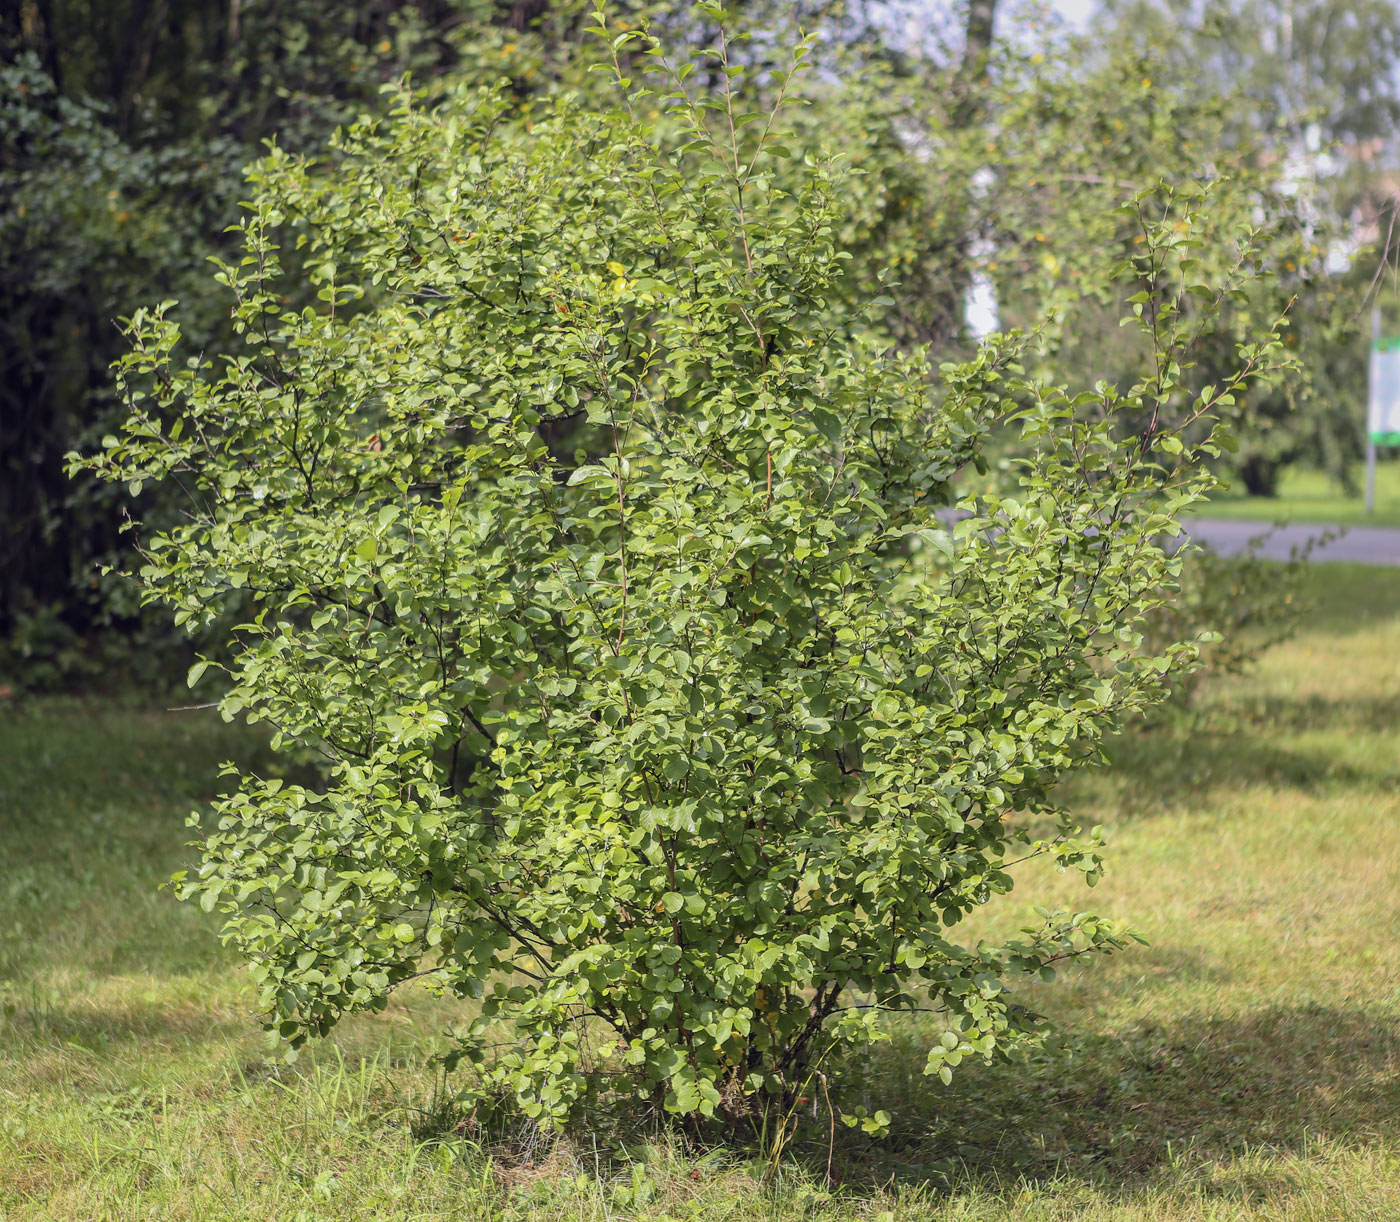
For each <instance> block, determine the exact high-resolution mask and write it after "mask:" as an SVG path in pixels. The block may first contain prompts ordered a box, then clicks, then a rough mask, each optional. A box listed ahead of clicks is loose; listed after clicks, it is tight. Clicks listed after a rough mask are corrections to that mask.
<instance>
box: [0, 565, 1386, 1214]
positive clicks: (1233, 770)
mask: <svg viewBox="0 0 1400 1222" xmlns="http://www.w3.org/2000/svg"><path fill="white" fill-rule="evenodd" d="M1311 580H1312V584H1313V597H1314V599H1315V600H1316V604H1317V605H1316V608H1315V610H1314V611H1313V612H1312V613H1311V615H1310V616H1309V618H1308V620H1307V621H1306V622H1305V624H1304V626H1303V629H1302V631H1301V632H1300V633H1299V635H1298V636H1297V637H1296V639H1295V640H1293V641H1291V642H1289V643H1288V644H1286V645H1283V646H1280V647H1278V648H1276V649H1275V650H1273V651H1272V652H1271V653H1270V654H1268V655H1267V656H1266V657H1265V658H1264V659H1263V660H1262V662H1261V663H1260V665H1259V667H1258V668H1257V670H1256V671H1255V672H1254V673H1253V674H1252V675H1250V676H1248V677H1246V678H1243V679H1237V680H1229V681H1221V682H1219V683H1217V684H1215V685H1214V686H1211V687H1208V688H1207V689H1206V692H1205V694H1204V695H1203V697H1202V700H1201V706H1200V708H1199V709H1198V710H1197V711H1196V712H1195V714H1194V715H1193V716H1191V717H1190V718H1184V719H1177V720H1175V721H1171V722H1168V723H1167V724H1164V725H1158V726H1156V727H1155V728H1142V729H1139V730H1136V731H1134V732H1132V733H1130V734H1129V735H1127V736H1125V737H1124V738H1123V739H1122V740H1120V741H1119V742H1118V743H1116V744H1115V745H1114V749H1113V754H1114V758H1115V765H1114V767H1113V768H1112V769H1109V770H1105V771H1102V772H1099V773H1096V774H1094V775H1092V776H1088V777H1085V778H1081V779H1079V780H1077V781H1076V782H1075V785H1074V788H1073V792H1072V794H1071V797H1072V798H1073V800H1074V802H1075V803H1076V804H1077V806H1078V808H1079V809H1081V810H1082V811H1083V812H1084V815H1085V817H1086V819H1087V820H1088V821H1090V822H1102V823H1104V824H1105V825H1106V826H1107V827H1108V828H1109V829H1110V832H1111V838H1112V844H1111V852H1112V856H1111V863H1110V864H1111V868H1110V872H1109V874H1108V876H1107V878H1106V879H1105V880H1104V881H1103V882H1102V883H1101V884H1100V886H1099V887H1098V888H1097V889H1095V890H1094V891H1092V892H1091V891H1086V890H1085V889H1084V888H1083V887H1082V886H1081V885H1077V884H1075V883H1074V882H1073V881H1072V880H1071V879H1070V878H1068V877H1067V876H1061V875H1058V874H1056V873H1055V872H1053V871H1050V870H1035V871H1029V872H1027V873H1025V874H1023V875H1022V877H1021V884H1020V887H1021V888H1022V889H1018V892H1017V893H1016V894H1015V895H1014V896H1013V897H1011V900H1012V902H1011V903H1009V904H1007V905H1005V906H1004V907H1003V908H1001V909H999V910H997V911H995V912H991V911H989V912H988V913H987V914H986V921H985V924H986V926H987V927H988V928H989V929H990V928H1000V929H1006V928H1011V929H1014V928H1016V927H1017V926H1018V925H1019V924H1020V923H1022V922H1023V921H1024V920H1025V919H1026V918H1028V917H1029V916H1030V913H1031V908H1032V906H1033V905H1034V904H1037V903H1047V902H1049V903H1056V902H1058V903H1064V904H1067V905H1071V906H1073V907H1076V908H1081V907H1091V906H1092V907H1094V908H1095V909H1096V910H1099V911H1104V912H1108V913H1112V914H1114V915H1117V916H1121V917H1125V918H1127V919H1129V920H1130V921H1131V922H1132V923H1133V924H1134V925H1135V926H1136V927H1137V928H1138V929H1139V930H1140V931H1141V932H1142V933H1143V934H1144V935H1145V936H1146V937H1147V938H1148V939H1149V940H1150V943H1151V945H1150V946H1149V947H1147V948H1143V949H1136V950H1133V951H1130V952H1127V953H1124V954H1122V955H1120V956H1117V957H1115V958H1113V959H1109V960H1102V961H1099V962H1098V963H1096V964H1094V965H1091V966H1087V967H1084V968H1081V969H1077V970H1075V971H1072V972H1068V973H1065V974H1063V975H1061V976H1060V977H1059V978H1058V979H1057V980H1056V981H1054V982H1052V983H1047V984H1038V985H1036V986H1035V987H1034V988H1033V989H1031V990H1029V991H1028V992H1029V996H1028V997H1027V998H1026V1000H1028V1001H1029V1003H1030V1004H1032V1005H1034V1006H1035V1007H1037V1008H1039V1009H1041V1010H1043V1011H1044V1012H1046V1013H1048V1014H1049V1015H1051V1016H1052V1017H1053V1018H1054V1019H1055V1020H1056V1021H1057V1023H1058V1024H1059V1027H1060V1030H1061V1031H1062V1033H1063V1039H1062V1041H1061V1043H1060V1046H1059V1047H1056V1048H1051V1049H1048V1050H1047V1051H1046V1052H1045V1053H1044V1054H1043V1055H1039V1056H1037V1057H1036V1058H1035V1060H1034V1061H1033V1062H1032V1063H1031V1064H1029V1065H1026V1066H995V1067H991V1068H982V1067H973V1068H968V1069H965V1070H964V1071H963V1072H962V1073H961V1074H960V1076H958V1077H957V1078H955V1079H954V1083H953V1086H952V1087H951V1088H944V1087H942V1086H941V1085H939V1084H938V1082H937V1080H936V1079H934V1080H930V1079H926V1078H923V1077H922V1076H921V1075H920V1074H919V1068H920V1066H921V1065H922V1063H923V1049H924V1047H925V1046H926V1044H927V1042H928V1041H929V1039H930V1038H932V1036H933V1035H934V1034H935V1032H933V1031H932V1030H931V1029H929V1028H925V1027H922V1026H921V1025H920V1024H917V1023H912V1022H910V1023H903V1024H897V1025H895V1026H894V1027H893V1028H892V1029H891V1034H892V1037H893V1038H892V1039H891V1041H889V1042H887V1043H884V1044H879V1045H876V1046H874V1047H873V1048H872V1049H871V1050H870V1052H869V1054H868V1056H867V1057H866V1058H865V1060H864V1062H863V1063H862V1064H855V1065H851V1066H848V1067H847V1068H846V1072H845V1081H846V1083H847V1087H846V1090H847V1098H848V1099H850V1100H852V1101H857V1100H859V1099H861V1098H865V1099H866V1100H867V1101H868V1102H869V1104H870V1105H871V1106H872V1107H874V1106H884V1107H887V1108H888V1109H889V1110H890V1111H891V1112H892V1113H893V1115H894V1118H895V1120H894V1132H893V1134H892V1135H891V1137H890V1138H889V1139H888V1140H887V1141H885V1142H883V1143H874V1142H870V1141H868V1140H866V1139H863V1138H855V1137H853V1136H852V1135H851V1134H850V1133H849V1132H848V1131H847V1130H844V1129H841V1128H836V1129H835V1130H834V1131H833V1130H832V1129H831V1127H830V1119H829V1114H828V1112H827V1110H826V1107H825V1103H824V1101H822V1100H821V1099H820V1097H819V1098H818V1099H817V1101H815V1102H814V1103H813V1104H812V1105H810V1106H809V1107H804V1113H803V1114H804V1123H805V1128H804V1130H803V1132H802V1133H801V1134H800V1136H799V1138H798V1140H797V1141H796V1142H795V1143H794V1145H793V1147H792V1149H791V1151H790V1153H789V1155H788V1157H786V1158H785V1159H784V1161H783V1162H782V1164H781V1167H780V1171H779V1174H778V1175H777V1177H776V1178H775V1179H774V1180H773V1181H772V1182H771V1183H768V1184H765V1183H764V1182H763V1178H762V1171H763V1167H762V1164H761V1161H760V1160H758V1159H756V1158H755V1157H754V1156H753V1155H752V1153H751V1152H744V1151H725V1150H715V1151H710V1152H706V1153H696V1152H689V1153H687V1152H686V1151H684V1150H682V1149H680V1148H679V1147H678V1146H676V1145H675V1144H674V1143H667V1142H664V1141H659V1140H657V1141H652V1142H649V1143H645V1142H644V1143H639V1144H636V1145H633V1146H631V1147H629V1148H627V1149H625V1150H621V1149H617V1148H611V1149H610V1148H607V1146H606V1143H600V1142H598V1141H595V1139H594V1138H593V1137H592V1136H590V1135H589V1134H587V1133H583V1134H575V1135H572V1136H570V1137H569V1138H568V1139H566V1140H564V1141H561V1142H558V1143H547V1142H545V1141H543V1140H535V1141H525V1140H523V1139H521V1138H520V1137H519V1136H518V1135H517V1137H516V1138H515V1139H514V1140H512V1141H508V1142H503V1143H501V1144H499V1145H493V1144H491V1143H489V1142H474V1141H473V1140H470V1133H469V1131H467V1130H465V1129H463V1128H462V1126H460V1125H457V1124H455V1117H454V1116H453V1114H452V1113H451V1111H450V1110H447V1109H444V1108H442V1107H441V1106H439V1104H438V1099H439V1096H438V1095H437V1094H436V1093H435V1090H436V1078H435V1074H434V1071H433V1068H432V1066H431V1063H430V1058H431V1056H432V1054H433V1053H434V1052H435V1051H436V1050H438V1049H439V1048H440V1046H441V1045H440V1035H439V1032H440V1031H441V1029H442V1028H443V1026H445V1024H446V1023H447V1022H448V1021H449V1020H450V1018H451V1017H452V1015H451V1013H450V1010H449V1007H447V1006H446V1005H444V1004H443V1003H435V1002H432V1001H431V1000H429V999H427V998H424V997H421V996H419V997H411V996H410V997H405V998H404V999H403V1000H402V1001H400V1002H396V1003H395V1004H394V1005H392V1006H391V1007H390V1009H389V1011H388V1012H387V1013H386V1014H384V1015H382V1016H379V1017H378V1018H375V1019H373V1020H364V1021H358V1020H357V1021H355V1022H353V1023H350V1024H347V1025H346V1026H345V1027H344V1028H342V1030H341V1031H340V1033H339V1034H338V1036H337V1038H336V1039H335V1041H334V1042H333V1043H331V1044H328V1045H326V1046H324V1047H323V1048H321V1049H320V1050H319V1051H317V1052H316V1053H315V1054H314V1055H311V1056H307V1057H303V1059H302V1060H301V1061H299V1062H298V1063H297V1064H296V1065H295V1066H285V1065H280V1064H279V1063H278V1061H277V1060H276V1059H275V1058H274V1057H271V1056H269V1054H268V1052H267V1050H266V1048H265V1045H264V1044H263V1041H262V1037H261V1034H260V1033H259V1032H258V1031H257V1029H256V1023H255V1022H254V1020H253V1019H252V1018H251V1016H250V1014H249V1012H248V1007H249V999H248V997H247V995H246V993H245V992H244V991H243V981H242V976H241V973H240V971H239V969H238V967H237V965H236V964H235V963H234V962H232V960H231V958H230V956H229V955H228V954H227V953H226V952H224V951H223V950H222V949H221V948H220V946H219V944H218V941H217V937H216V923H215V920H214V919H213V918H211V917H209V916H206V915H205V914H204V913H202V912H200V911H199V910H198V909H197V908H195V907H192V906H189V905H182V904H178V903H176V902H175V901H174V900H173V899H172V898H171V897H170V895H169V893H168V892H161V891H158V890H157V887H158V884H159V883H160V882H161V881H162V879H164V878H165V877H167V876H168V875H169V873H170V872H171V871H172V870H174V869H176V868H178V867H179V866H180V865H182V864H184V863H185V861H186V850H183V849H182V848H181V845H182V842H183V841H184V840H185V839H186V838H187V832H186V830H185V829H184V827H183V825H182V824H183V818H184V815H185V812H186V811H187V810H188V809H189V808H190V807H191V806H192V805H193V804H195V803H197V802H199V801H201V800H203V799H206V798H207V797H208V796H209V794H210V793H211V792H212V791H213V788H214V785H215V783H216V782H215V779H214V778H215V773H216V766H217V763H218V762H219V761H220V760H221V759H224V758H226V757H230V756H237V757H239V758H243V759H257V758H258V757H259V756H260V755H261V748H260V745H259V740H258V739H257V738H256V737H255V736H254V735H251V734H249V733H248V732H246V731H243V730H240V729H238V728H236V727H228V726H224V725H222V724H221V723H220V722H219V721H218V720H217V719H216V718H213V717H211V716H210V715H209V714H207V713H201V712H185V713H165V712H161V711H149V712H136V711H133V710H131V709H119V708H115V707H111V706H95V705H85V704H80V703H58V702H48V703H31V704H26V705H23V706H12V707H10V708H9V709H7V710H6V711H4V712H0V1007H3V1008H2V1009H0V1218H4V1219H7V1220H8V1219H16V1220H18V1219H62V1220H64V1222H68V1220H71V1219H109V1218H110V1219H118V1218H120V1219H127V1218H159V1219H171V1220H180V1219H190V1220H207V1219H214V1220H221V1219H249V1220H252V1219H259V1220H264V1219H315V1220H321V1219H326V1220H339V1219H370V1218H373V1219H449V1218H451V1219H472V1220H476V1219H498V1220H506V1219H528V1218H541V1219H561V1220H562V1219H599V1220H602V1219H636V1220H638V1222H640V1220H643V1219H649V1220H651V1222H662V1220H663V1219H672V1220H673V1222H682V1220H692V1219H734V1220H739V1219H744V1220H748V1219H773V1220H775V1222H789V1220H792V1222H795V1220H796V1219H799V1218H800V1219H827V1220H831V1222H835V1220H837V1219H870V1220H872V1222H873V1220H875V1219H881V1220H884V1219H911V1220H922V1219H930V1220H932V1219H939V1220H945V1219H946V1220H949V1222H951V1220H953V1219H957V1220H960V1222H972V1220H986V1222H993V1220H995V1222H1000V1220H1002V1219H1011V1220H1013V1222H1033V1220H1034V1222H1048V1220H1051V1219H1057V1220H1058V1219H1063V1220H1065V1222H1069V1220H1071V1219H1073V1220H1076V1222H1078V1220H1081V1219H1082V1220H1087V1222H1094V1220H1099V1219H1103V1220H1107V1219H1123V1220H1125V1222H1126V1220H1129V1219H1131V1220H1139V1219H1140V1220H1144V1222H1146V1220H1153V1222H1161V1220H1166V1219H1173V1220H1175V1219H1181V1220H1187V1219H1189V1220H1192V1222H1195V1220H1200V1222H1206V1220H1211V1222H1220V1220H1232V1219H1289V1220H1292V1219H1317V1220H1318V1222H1322V1220H1324V1219H1325V1220H1328V1222H1331V1220H1334V1219H1367V1220H1369V1219H1377V1220H1383V1219H1391V1218H1400V938H1397V934H1398V933H1400V740H1397V735H1396V729H1397V725H1400V572H1393V571H1389V570H1380V569H1363V568H1359V567H1351V566H1345V565H1335V564H1334V565H1328V566H1325V568H1319V569H1318V570H1317V571H1316V572H1315V573H1314V574H1313V575H1312V578H1311ZM267 766H271V765H270V761H268V760H266V759H265V758H264V759H261V760H260V762H259V767H267Z"/></svg>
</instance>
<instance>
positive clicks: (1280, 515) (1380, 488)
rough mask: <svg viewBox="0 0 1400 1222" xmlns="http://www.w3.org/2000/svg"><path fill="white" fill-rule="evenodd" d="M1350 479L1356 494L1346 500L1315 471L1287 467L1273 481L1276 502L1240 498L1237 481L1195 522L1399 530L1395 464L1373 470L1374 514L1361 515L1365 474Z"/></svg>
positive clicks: (1398, 466)
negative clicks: (1213, 520)
mask: <svg viewBox="0 0 1400 1222" xmlns="http://www.w3.org/2000/svg"><path fill="white" fill-rule="evenodd" d="M1352 477H1353V479H1354V480H1355V481H1356V492H1355V493H1354V494H1348V493H1347V492H1346V491H1345V490H1344V489H1343V488H1342V487H1341V486H1340V485H1339V484H1338V483H1337V482H1336V481H1335V480H1334V479H1332V477H1331V476H1328V475H1324V474H1323V473H1322V472H1321V471H1309V470H1307V469H1306V468H1303V467H1290V468H1289V469H1288V470H1286V471H1284V472H1283V474H1282V475H1281V476H1280V478H1279V487H1278V495H1277V496H1246V495H1245V493H1244V485H1243V484H1242V483H1241V482H1240V481H1239V480H1238V479H1237V480H1235V481H1234V486H1233V487H1231V488H1230V489H1229V490H1228V491H1226V492H1223V493H1221V494H1220V495H1218V496H1216V497H1214V498H1213V499H1212V500H1211V502H1210V504H1209V505H1207V506H1204V507H1202V509H1201V516H1202V517H1210V518H1231V519H1240V520H1243V521H1247V522H1263V523H1271V522H1276V521H1279V520H1285V521H1288V522H1297V523H1300V524H1312V525H1319V526H1400V460H1396V459H1389V460H1387V461H1385V462H1381V463H1379V464H1377V467H1376V506H1375V512H1374V513H1370V514H1368V513H1367V512H1366V495H1365V489H1366V471H1365V468H1364V467H1357V468H1356V469H1355V470H1354V471H1353V472H1352Z"/></svg>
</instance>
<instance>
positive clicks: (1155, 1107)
mask: <svg viewBox="0 0 1400 1222" xmlns="http://www.w3.org/2000/svg"><path fill="white" fill-rule="evenodd" d="M926 1048H927V1040H926V1039H923V1040H916V1039H914V1038H912V1036H908V1035H906V1036H903V1037H900V1036H897V1037H896V1039H895V1040H894V1042H892V1043H890V1044H884V1045H877V1046H876V1047H875V1048H874V1049H873V1050H872V1052H871V1054H870V1056H871V1062H870V1064H869V1066H868V1072H869V1076H870V1078H869V1080H870V1081H871V1083H872V1084H873V1085H874V1087H875V1089H874V1090H873V1092H872V1093H874V1094H879V1095H887V1094H891V1093H892V1094H894V1096H895V1102H894V1103H893V1104H892V1105H890V1107H889V1110H890V1111H891V1112H892V1113H893V1114H894V1116H895V1121H894V1125H895V1131H894V1134H893V1136H892V1138H891V1139H890V1140H888V1141H887V1142H885V1143H883V1144H875V1143H871V1144H870V1145H868V1146H864V1147H863V1148H858V1146H857V1143H853V1142H851V1141H849V1140H846V1141H841V1140H838V1141H837V1143H836V1152H837V1158H836V1160H835V1163H834V1171H835V1172H836V1174H837V1175H839V1176H840V1177H841V1179H842V1181H843V1182H844V1183H845V1184H846V1186H847V1187H848V1188H851V1189H858V1188H860V1187H861V1186H866V1187H870V1186H875V1185H879V1184H886V1183H889V1182H890V1181H891V1180H892V1179H893V1180H894V1181H895V1182H903V1183H906V1184H908V1185H911V1186H912V1185H913V1184H920V1183H922V1184H927V1185H929V1186H931V1187H951V1186H954V1185H960V1186H966V1184H967V1183H968V1181H969V1180H975V1181H987V1182H991V1183H1000V1184H1005V1183H1007V1182H1008V1181H1009V1182H1012V1183H1015V1182H1020V1181H1022V1180H1026V1181H1030V1182H1035V1181H1037V1180H1046V1179H1049V1178H1058V1179H1061V1180H1063V1179H1064V1178H1065V1177H1066V1176H1069V1177H1078V1178H1082V1179H1084V1180H1085V1181H1087V1182H1092V1183H1094V1184H1095V1185H1096V1186H1099V1187H1101V1188H1102V1187H1108V1188H1113V1187H1116V1186H1120V1185H1121V1186H1123V1187H1125V1188H1130V1187H1131V1182H1132V1181H1133V1180H1135V1179H1141V1178H1142V1177H1144V1176H1147V1175H1150V1174H1151V1173H1152V1172H1154V1171H1156V1170H1157V1169H1158V1168H1160V1167H1163V1166H1165V1165H1167V1164H1170V1163H1171V1162H1172V1161H1173V1160H1174V1159H1179V1158H1180V1157H1182V1156H1183V1155H1185V1154H1189V1155H1190V1156H1192V1157H1194V1158H1197V1159H1206V1160H1210V1161H1214V1162H1222V1163H1223V1162H1228V1161H1230V1160H1231V1159H1233V1158H1235V1157H1237V1156H1239V1155H1241V1154H1243V1153H1244V1152H1245V1151H1246V1150H1255V1151H1257V1150H1259V1149H1261V1148H1262V1149H1271V1150H1274V1151H1278V1152H1290V1153H1292V1152H1297V1153H1302V1152H1303V1151H1304V1150H1305V1149H1306V1148H1307V1146H1308V1143H1309V1142H1310V1141H1314V1142H1315V1141H1316V1140H1317V1138H1318V1137H1327V1138H1330V1139H1333V1140H1337V1141H1341V1142H1344V1143H1346V1144H1350V1145H1369V1144H1372V1143H1374V1142H1376V1141H1378V1140H1380V1139H1382V1138H1386V1137H1388V1138H1391V1139H1394V1138H1395V1137H1396V1136H1397V1135H1400V1030H1397V1028H1396V1025H1395V1024H1393V1023H1389V1022H1386V1021H1383V1020H1379V1019H1377V1018H1376V1017H1375V1016H1372V1015H1368V1014H1366V1013H1365V1012H1363V1011H1360V1010H1342V1009H1336V1008H1330V1007H1324V1006H1318V1005H1310V1006H1303V1007H1275V1008H1272V1009H1269V1010H1264V1011H1261V1012H1259V1013H1257V1014H1255V1015H1253V1016H1251V1017H1250V1018H1248V1019H1224V1018H1214V1017H1211V1018H1205V1017H1202V1018H1187V1019H1183V1020H1181V1021H1178V1022H1172V1023H1168V1024H1165V1025H1162V1026H1158V1025H1154V1024H1151V1023H1143V1024H1141V1025H1139V1026H1137V1027H1135V1028H1133V1029H1131V1030H1129V1031H1126V1032H1123V1033H1119V1034H1114V1035H1100V1036H1093V1037H1088V1038H1083V1039H1081V1040H1079V1041H1077V1046H1076V1047H1074V1048H1073V1050H1072V1052H1071V1053H1069V1054H1064V1055H1057V1056H1052V1055H1049V1054H1045V1055H1042V1056H1040V1057H1038V1058H1037V1059H1035V1060H1034V1061H1033V1062H1032V1063H1031V1064H1030V1065H1029V1066H1014V1065H1013V1066H991V1067H981V1066H977V1067H968V1068H966V1069H965V1070H964V1071H963V1072H962V1074H961V1075H960V1076H959V1077H956V1078H955V1079H954V1082H953V1085H952V1086H951V1087H949V1088H941V1087H939V1085H938V1083H937V1081H936V1079H928V1078H924V1077H922V1075H921V1074H920V1072H919V1070H920V1067H921V1066H922V1064H923V1059H924V1054H925V1052H926ZM856 1101H857V1100H854V1099H853V1100H851V1102H856ZM825 1119H826V1118H825V1116H824V1115H822V1114H821V1110H820V1109H819V1110H818V1117H817V1119H816V1121H815V1122H810V1123H812V1128H811V1134H810V1138H809V1141H810V1145H809V1146H808V1152H807V1159H808V1161H811V1160H813V1159H819V1160H820V1162H821V1164H822V1168H823V1169H824V1165H825V1158H826V1148H827V1134H826V1133H825V1132H823V1131H821V1130H823V1128H824V1125H823V1123H822V1122H823V1121H825ZM843 1147H844V1152H843Z"/></svg>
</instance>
